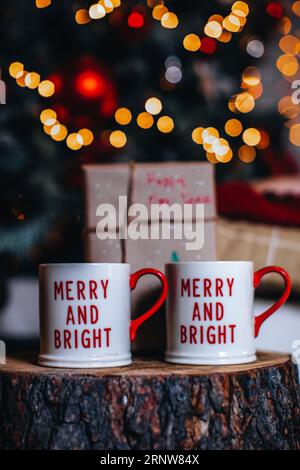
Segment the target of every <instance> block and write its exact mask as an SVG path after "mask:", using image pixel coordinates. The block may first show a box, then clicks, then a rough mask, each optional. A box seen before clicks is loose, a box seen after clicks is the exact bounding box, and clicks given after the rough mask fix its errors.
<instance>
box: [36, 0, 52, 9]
mask: <svg viewBox="0 0 300 470" xmlns="http://www.w3.org/2000/svg"><path fill="white" fill-rule="evenodd" d="M50 5H51V0H35V6H36V7H37V8H46V7H49V6H50Z"/></svg>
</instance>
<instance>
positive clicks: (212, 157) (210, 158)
mask: <svg viewBox="0 0 300 470" xmlns="http://www.w3.org/2000/svg"><path fill="white" fill-rule="evenodd" d="M206 158H207V160H208V161H209V162H210V163H219V160H217V158H216V156H215V154H214V153H213V152H206Z"/></svg>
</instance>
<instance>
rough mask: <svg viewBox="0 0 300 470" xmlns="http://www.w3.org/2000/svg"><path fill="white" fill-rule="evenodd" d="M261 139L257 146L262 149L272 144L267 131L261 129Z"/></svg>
mask: <svg viewBox="0 0 300 470" xmlns="http://www.w3.org/2000/svg"><path fill="white" fill-rule="evenodd" d="M259 132H260V141H259V143H258V144H257V148H258V149H260V150H263V149H266V148H268V147H269V145H270V137H269V134H268V133H267V132H266V131H262V130H260V131H259Z"/></svg>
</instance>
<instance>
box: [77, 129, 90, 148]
mask: <svg viewBox="0 0 300 470" xmlns="http://www.w3.org/2000/svg"><path fill="white" fill-rule="evenodd" d="M78 134H79V135H80V136H81V137H82V141H83V145H85V146H86V145H91V143H92V142H93V140H94V134H93V133H92V131H91V130H90V129H86V128H84V129H80V131H78Z"/></svg>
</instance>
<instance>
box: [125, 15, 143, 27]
mask: <svg viewBox="0 0 300 470" xmlns="http://www.w3.org/2000/svg"><path fill="white" fill-rule="evenodd" d="M127 23H128V26H129V27H130V28H135V29H138V28H142V27H143V26H144V23H145V20H144V17H143V15H142V14H141V13H139V12H137V11H133V12H132V13H130V15H129V16H128V20H127Z"/></svg>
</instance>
